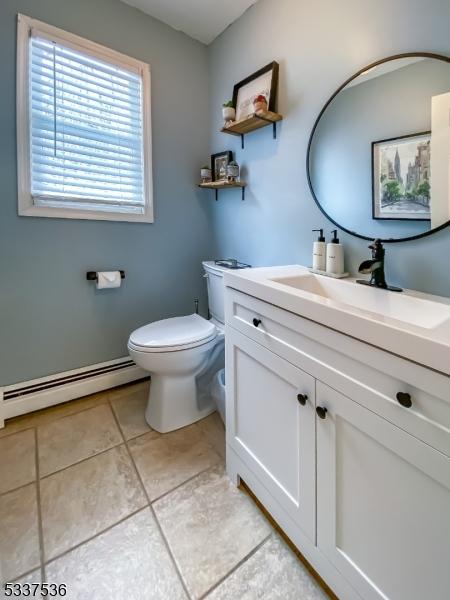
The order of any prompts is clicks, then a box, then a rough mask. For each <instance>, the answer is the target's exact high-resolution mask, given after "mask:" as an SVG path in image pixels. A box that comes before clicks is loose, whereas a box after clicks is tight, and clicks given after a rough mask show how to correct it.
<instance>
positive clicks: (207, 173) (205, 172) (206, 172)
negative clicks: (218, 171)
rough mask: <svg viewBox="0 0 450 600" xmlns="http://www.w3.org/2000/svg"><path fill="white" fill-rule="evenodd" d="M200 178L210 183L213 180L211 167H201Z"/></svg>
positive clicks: (203, 181)
mask: <svg viewBox="0 0 450 600" xmlns="http://www.w3.org/2000/svg"><path fill="white" fill-rule="evenodd" d="M200 180H201V182H202V183H210V182H211V169H209V168H206V167H205V168H202V169H200Z"/></svg>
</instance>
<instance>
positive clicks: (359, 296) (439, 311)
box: [272, 273, 450, 329]
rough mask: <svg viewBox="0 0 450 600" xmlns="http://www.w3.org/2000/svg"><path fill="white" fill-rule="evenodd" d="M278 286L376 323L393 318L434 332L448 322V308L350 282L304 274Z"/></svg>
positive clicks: (279, 280)
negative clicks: (368, 316)
mask: <svg viewBox="0 0 450 600" xmlns="http://www.w3.org/2000/svg"><path fill="white" fill-rule="evenodd" d="M272 281H273V282H275V283H280V284H282V285H286V286H289V287H292V288H295V289H297V290H302V291H304V292H307V293H309V294H315V295H316V296H321V297H322V298H325V299H326V300H329V301H330V302H333V303H338V304H340V305H345V306H346V307H347V308H355V309H358V310H360V311H364V312H365V313H371V316H372V317H375V318H377V319H379V320H386V318H388V319H396V320H397V321H401V322H403V323H408V324H410V325H414V326H416V327H422V328H424V329H434V328H436V327H439V326H440V325H442V324H443V323H445V322H446V321H448V320H450V306H449V305H447V304H440V303H437V302H432V301H430V300H425V299H423V298H418V297H415V296H411V295H408V294H404V293H395V292H389V291H386V290H380V289H374V288H370V287H366V286H362V285H358V284H356V283H355V281H354V280H353V281H352V280H343V279H330V278H326V277H323V276H320V275H313V274H310V273H305V274H304V275H298V276H293V277H275V278H273V279H272Z"/></svg>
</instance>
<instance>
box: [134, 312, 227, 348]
mask: <svg viewBox="0 0 450 600" xmlns="http://www.w3.org/2000/svg"><path fill="white" fill-rule="evenodd" d="M216 335H217V329H216V327H215V325H214V324H213V323H211V321H207V320H206V319H204V318H203V317H201V316H200V315H197V314H193V315H188V316H185V317H172V318H170V319H163V320H162V321H155V322H154V323H150V324H149V325H144V326H143V327H140V328H139V329H136V331H133V333H132V334H131V336H130V339H129V341H128V346H129V347H130V348H132V349H133V350H136V351H138V352H175V351H177V350H187V349H188V348H195V347H196V346H201V345H203V344H206V343H207V342H209V341H211V340H212V339H214V338H215V337H216Z"/></svg>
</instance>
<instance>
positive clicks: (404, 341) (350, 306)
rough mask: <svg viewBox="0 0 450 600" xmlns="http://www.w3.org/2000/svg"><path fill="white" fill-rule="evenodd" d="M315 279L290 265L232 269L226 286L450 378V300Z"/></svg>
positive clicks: (405, 291)
mask: <svg viewBox="0 0 450 600" xmlns="http://www.w3.org/2000/svg"><path fill="white" fill-rule="evenodd" d="M355 281H356V280H355V279H353V278H348V279H340V280H335V279H330V278H328V277H323V276H320V275H312V274H311V273H310V272H309V271H308V269H307V268H306V267H302V266H300V265H289V266H280V267H261V268H254V269H242V270H236V271H226V272H225V273H224V282H225V285H226V286H229V287H232V288H234V289H236V290H239V291H241V292H244V293H246V294H249V295H251V296H254V297H256V298H259V299H261V300H264V301H265V302H269V303H270V304H273V305H274V306H278V307H280V308H284V309H285V310H288V311H290V312H292V313H294V314H297V315H299V316H301V317H304V318H307V319H310V320H312V321H315V322H317V323H319V324H320V325H324V326H326V327H330V328H332V329H334V330H336V331H339V332H341V333H344V334H346V335H349V336H352V337H354V338H356V339H358V340H362V341H364V342H367V343H369V344H372V345H374V346H377V347H379V348H381V349H383V350H386V351H388V352H392V353H394V354H397V355H398V356H402V357H404V358H407V359H409V360H412V361H415V362H417V363H419V364H421V365H425V366H427V367H429V368H432V369H435V370H437V371H440V372H441V373H445V374H446V375H450V299H449V298H443V297H440V296H432V295H431V294H424V293H422V292H416V291H413V290H404V291H403V292H402V293H398V292H390V291H387V290H382V289H377V288H372V287H368V286H363V285H359V284H357V283H355Z"/></svg>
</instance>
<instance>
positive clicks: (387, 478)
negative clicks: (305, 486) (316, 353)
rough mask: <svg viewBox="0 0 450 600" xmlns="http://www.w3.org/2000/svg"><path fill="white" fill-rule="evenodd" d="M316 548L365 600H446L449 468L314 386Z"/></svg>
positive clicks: (406, 436) (449, 541)
mask: <svg viewBox="0 0 450 600" xmlns="http://www.w3.org/2000/svg"><path fill="white" fill-rule="evenodd" d="M316 394H317V406H318V407H325V408H326V409H327V412H326V413H325V414H324V413H323V412H322V413H321V411H320V408H319V409H318V412H319V413H320V414H321V416H322V417H324V418H319V417H317V501H318V502H317V544H318V546H319V549H320V550H321V551H322V553H323V554H324V555H325V556H326V557H327V558H328V559H329V560H330V561H331V562H332V563H333V564H334V566H335V567H336V568H337V569H338V570H339V571H340V572H341V573H342V574H343V575H344V577H346V578H347V580H348V581H349V582H350V583H351V584H352V585H353V587H354V588H355V589H356V590H357V591H358V592H359V594H360V595H361V597H362V598H364V599H365V600H372V599H377V600H380V599H383V600H386V599H387V598H389V599H391V600H424V598H430V600H431V599H433V600H448V598H449V597H450V596H449V594H450V592H449V590H450V568H449V565H450V563H449V557H450V460H449V459H448V458H447V457H446V456H445V455H443V454H441V453H440V452H438V451H437V450H434V449H432V448H431V447H430V446H428V445H427V444H424V443H423V442H421V441H420V440H418V439H416V438H415V437H413V436H411V435H409V434H408V433H406V432H404V431H403V430H401V429H399V428H398V427H396V426H394V425H392V424H391V423H389V422H388V421H386V420H384V419H383V418H381V417H379V416H377V415H376V414H375V413H373V412H371V411H370V410H368V409H367V408H364V407H362V406H361V405H360V404H358V403H357V402H354V401H353V400H350V399H349V398H347V397H346V396H343V395H341V394H339V393H338V392H336V391H335V390H333V389H331V388H329V387H328V386H326V385H324V384H323V383H320V382H317V384H316Z"/></svg>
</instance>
